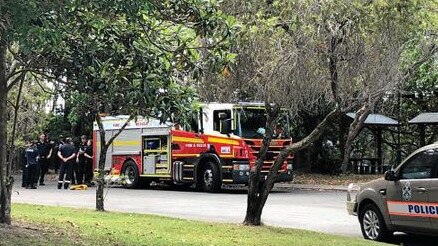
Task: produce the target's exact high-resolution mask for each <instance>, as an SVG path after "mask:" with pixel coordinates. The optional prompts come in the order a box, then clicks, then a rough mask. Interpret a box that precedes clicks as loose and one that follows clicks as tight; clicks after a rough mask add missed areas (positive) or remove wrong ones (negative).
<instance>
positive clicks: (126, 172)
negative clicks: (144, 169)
mask: <svg viewBox="0 0 438 246" xmlns="http://www.w3.org/2000/svg"><path fill="white" fill-rule="evenodd" d="M122 175H123V176H124V178H125V181H124V187H125V188H128V189H134V188H137V187H138V185H139V180H140V177H139V176H138V169H137V165H135V163H134V162H133V161H127V162H126V163H125V165H123V169H122Z"/></svg>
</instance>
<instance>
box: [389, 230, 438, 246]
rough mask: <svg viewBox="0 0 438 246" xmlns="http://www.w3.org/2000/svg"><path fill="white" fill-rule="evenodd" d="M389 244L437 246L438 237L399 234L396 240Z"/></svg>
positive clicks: (396, 235)
mask: <svg viewBox="0 0 438 246" xmlns="http://www.w3.org/2000/svg"><path fill="white" fill-rule="evenodd" d="M389 243H390V244H394V245H403V246H437V245H438V237H428V236H414V235H409V234H404V233H399V234H395V235H394V238H393V239H392V240H391V241H390V242H389Z"/></svg>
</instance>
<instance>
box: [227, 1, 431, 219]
mask: <svg viewBox="0 0 438 246" xmlns="http://www.w3.org/2000/svg"><path fill="white" fill-rule="evenodd" d="M227 4H228V6H227V7H228V8H229V9H232V12H234V13H236V15H237V18H238V20H240V21H241V22H242V23H243V24H242V26H243V28H242V29H243V30H242V35H241V37H240V38H239V40H238V41H237V45H236V47H235V49H236V50H237V51H236V53H238V57H237V64H236V68H238V69H236V71H234V73H232V75H231V76H230V77H231V80H230V82H229V83H230V84H232V85H234V86H235V87H245V88H249V89H248V90H245V91H242V90H238V91H237V93H235V94H233V96H236V94H237V97H239V98H245V99H258V100H264V101H265V102H266V108H267V113H266V114H267V116H268V117H267V119H268V120H267V124H266V135H265V137H264V139H263V145H262V148H261V150H260V152H259V155H258V156H257V161H256V166H255V167H254V168H253V169H252V170H251V172H250V184H249V191H248V206H247V213H246V217H245V220H244V224H247V225H259V224H260V222H261V213H262V210H263V206H264V204H265V203H266V200H267V198H268V195H269V192H270V190H271V189H272V187H273V183H274V180H275V177H276V175H277V172H278V168H279V167H280V166H281V165H282V164H283V162H284V160H285V159H286V158H287V157H288V156H289V155H290V154H292V153H295V152H296V151H298V150H300V149H303V148H306V147H309V146H311V145H312V143H313V142H314V141H316V140H317V139H318V138H319V137H320V136H321V134H322V133H323V132H324V130H326V129H327V128H328V126H329V125H330V124H333V123H334V122H335V121H336V120H337V119H338V118H340V117H341V116H343V115H344V113H345V112H347V111H350V110H357V109H360V108H363V107H365V108H372V106H373V104H374V102H375V101H376V100H379V99H380V98H382V96H383V95H385V93H386V92H390V91H393V90H394V89H395V88H396V86H397V84H398V82H399V79H400V78H401V73H400V57H401V54H402V51H403V48H404V44H405V43H406V42H407V41H408V40H409V37H410V36H411V35H413V32H412V31H413V30H414V27H415V26H416V25H418V23H419V22H420V20H419V19H418V18H412V16H415V15H412V14H413V13H416V11H417V10H419V9H421V8H423V7H425V5H427V4H422V3H417V2H408V3H406V1H368V2H364V1H324V2H321V1H313V0H308V1H307V0H303V1H293V2H287V3H286V2H281V1H257V2H251V3H249V2H240V1H229V2H228V3H227ZM417 17H418V16H417ZM236 81H237V82H236ZM242 81H248V83H246V84H244V85H242ZM280 108H283V109H286V110H287V111H289V113H290V114H291V115H292V116H294V115H296V114H297V112H298V111H300V110H302V109H305V110H306V111H317V110H321V111H325V112H329V113H328V114H327V115H325V117H324V119H323V120H322V121H321V122H320V123H319V124H318V125H317V126H316V128H315V129H314V130H313V131H312V132H311V133H310V134H309V135H308V136H305V137H304V138H303V139H302V140H300V141H297V142H295V143H292V144H291V145H290V146H287V147H286V148H285V149H284V150H282V151H281V153H280V154H279V155H278V157H277V158H276V160H275V161H274V164H273V165H272V167H271V169H270V172H269V174H268V176H267V179H266V181H265V182H264V183H263V184H262V185H260V184H259V180H260V169H261V165H262V164H263V160H264V157H265V156H264V155H265V153H266V151H267V148H268V146H269V143H270V141H271V133H272V132H273V126H274V125H275V122H276V120H277V118H278V115H279V112H280V110H279V109H280Z"/></svg>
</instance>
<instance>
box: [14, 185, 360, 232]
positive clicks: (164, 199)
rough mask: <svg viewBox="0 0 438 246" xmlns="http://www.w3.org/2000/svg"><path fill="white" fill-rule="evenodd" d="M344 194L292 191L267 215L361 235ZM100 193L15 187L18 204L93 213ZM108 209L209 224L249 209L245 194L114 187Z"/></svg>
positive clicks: (273, 202) (280, 222)
mask: <svg viewBox="0 0 438 246" xmlns="http://www.w3.org/2000/svg"><path fill="white" fill-rule="evenodd" d="M345 196H346V194H345V192H336V191H333V192H318V191H300V190H291V191H287V192H274V193H272V194H271V195H270V197H269V199H268V202H267V204H266V207H265V209H264V212H263V217H262V218H263V219H262V220H263V223H265V224H267V225H274V226H281V227H291V228H302V229H308V230H314V231H321V232H328V233H335V234H342V235H349V236H360V229H359V227H358V224H357V221H356V218H355V217H352V216H348V215H347V214H346V211H345V205H344V201H345ZM94 201H95V189H94V188H91V189H89V190H85V191H70V190H63V189H62V190H57V189H56V188H55V183H48V185H46V186H42V187H38V189H37V190H26V189H22V188H16V192H14V194H13V202H20V203H34V204H44V205H58V206H71V207H80V208H94ZM105 207H106V209H107V210H110V211H123V212H136V213H147V214H157V215H165V216H172V217H178V218H187V219H197V220H205V221H218V222H231V223H239V222H242V221H243V218H244V215H245V208H246V194H245V193H244V191H236V190H227V191H224V192H222V193H219V194H210V193H202V192H194V191H172V190H169V189H167V190H163V189H151V190H127V189H123V188H111V189H109V191H108V194H107V197H106V202H105Z"/></svg>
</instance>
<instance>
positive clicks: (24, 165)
mask: <svg viewBox="0 0 438 246" xmlns="http://www.w3.org/2000/svg"><path fill="white" fill-rule="evenodd" d="M31 144H32V143H31V142H28V143H27V144H26V148H24V151H23V153H22V158H21V171H22V176H21V187H26V186H27V158H26V156H27V154H26V149H27V148H28V147H29V146H30V145H31Z"/></svg>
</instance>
